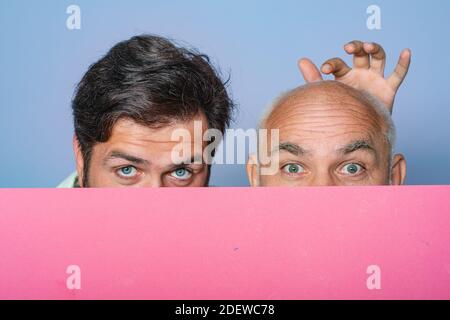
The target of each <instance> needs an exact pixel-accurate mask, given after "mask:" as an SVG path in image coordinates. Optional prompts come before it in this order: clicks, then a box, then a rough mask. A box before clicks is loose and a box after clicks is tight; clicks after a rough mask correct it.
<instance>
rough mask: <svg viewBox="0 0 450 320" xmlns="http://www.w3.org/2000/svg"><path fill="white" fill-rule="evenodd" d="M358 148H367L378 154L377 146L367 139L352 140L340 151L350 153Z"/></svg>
mask: <svg viewBox="0 0 450 320" xmlns="http://www.w3.org/2000/svg"><path fill="white" fill-rule="evenodd" d="M358 150H367V151H370V152H372V153H373V154H376V151H375V148H374V147H373V146H372V144H371V143H370V141H369V140H365V139H361V140H355V141H352V142H351V143H349V144H347V145H346V146H344V147H343V148H341V149H339V151H340V152H341V153H343V154H349V153H352V152H355V151H358Z"/></svg>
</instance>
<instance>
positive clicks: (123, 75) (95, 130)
mask: <svg viewBox="0 0 450 320" xmlns="http://www.w3.org/2000/svg"><path fill="white" fill-rule="evenodd" d="M227 83H228V80H227V81H225V82H223V81H222V80H221V79H220V76H219V72H218V71H216V70H215V69H214V67H213V66H212V65H211V63H210V60H209V58H208V57H207V56H206V55H204V54H201V53H199V52H197V51H196V50H194V49H187V48H183V47H180V46H177V45H175V44H174V43H172V42H171V41H169V40H168V39H166V38H163V37H159V36H154V35H141V36H135V37H133V38H131V39H129V40H126V41H123V42H120V43H118V44H116V45H115V46H114V47H113V48H112V49H111V50H110V51H109V52H108V53H107V54H106V55H105V56H104V57H103V58H101V59H100V60H99V61H98V62H96V63H94V64H93V65H91V66H90V67H89V70H88V71H87V72H86V74H85V75H84V77H83V79H82V80H81V82H80V83H79V84H78V86H77V89H76V92H75V97H74V99H73V101H72V109H73V116H74V126H75V135H76V138H77V139H78V142H79V145H80V149H81V153H82V155H83V161H84V172H83V174H84V177H85V179H84V180H85V181H87V177H88V174H89V163H90V159H91V154H92V148H93V146H94V145H95V144H96V143H100V142H106V141H108V139H109V138H110V135H111V130H112V128H113V127H114V125H115V124H116V123H117V121H118V120H119V119H123V118H128V119H131V120H133V121H135V122H136V123H139V124H142V125H146V126H149V127H152V128H158V127H163V126H165V125H168V124H170V123H173V122H174V121H179V120H183V121H185V120H190V119H192V118H193V117H195V116H196V115H198V114H199V113H202V114H204V115H205V117H206V119H207V121H208V125H209V128H210V129H218V130H220V131H221V132H222V133H223V132H224V131H225V129H226V128H227V127H228V126H229V124H230V121H231V117H232V113H233V112H232V111H233V108H234V104H233V102H232V100H231V99H230V97H229V94H228V93H227V88H226V84H227Z"/></svg>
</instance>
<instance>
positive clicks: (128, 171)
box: [117, 166, 192, 180]
mask: <svg viewBox="0 0 450 320" xmlns="http://www.w3.org/2000/svg"><path fill="white" fill-rule="evenodd" d="M117 174H118V175H119V176H120V177H122V178H126V179H132V178H134V177H136V176H137V174H138V169H137V168H136V167H134V166H126V167H122V168H120V169H118V170H117ZM170 176H171V177H173V178H175V179H179V180H188V179H190V178H191V177H192V172H191V171H189V170H188V169H186V168H177V169H175V170H173V171H171V172H170Z"/></svg>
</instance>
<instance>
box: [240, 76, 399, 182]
mask: <svg viewBox="0 0 450 320" xmlns="http://www.w3.org/2000/svg"><path fill="white" fill-rule="evenodd" d="M260 127H261V128H262V129H267V130H268V132H269V137H268V139H263V140H260V141H259V153H258V158H257V159H255V158H254V157H255V156H253V157H251V159H250V160H249V163H248V164H247V174H248V178H249V181H250V184H251V185H252V186H351V185H388V184H393V185H400V184H403V183H404V181H405V176H406V162H405V158H404V156H403V155H401V154H395V155H394V154H393V147H394V143H395V127H394V124H393V122H392V119H391V115H390V112H389V110H388V109H387V108H386V107H385V105H384V104H383V103H381V101H380V100H379V99H377V98H375V97H374V96H372V95H371V94H369V93H367V92H363V91H359V90H357V89H354V88H352V87H350V86H347V85H346V84H343V83H341V82H337V81H320V82H315V83H310V84H307V85H305V86H302V87H298V88H296V89H294V90H291V91H289V92H287V93H285V94H284V95H282V96H281V97H280V98H279V99H277V100H276V101H275V103H274V104H273V106H272V107H271V109H269V111H268V113H267V115H266V116H265V117H264V118H263V120H262V122H261V126H260ZM272 129H277V130H279V131H278V133H279V139H277V140H278V142H275V143H273V142H272V141H271V137H270V134H271V133H270V132H271V130H272ZM263 150H267V155H266V154H264V155H263V154H262V152H263ZM263 156H266V158H267V159H268V161H265V163H262V161H261V159H262V157H263ZM274 166H275V167H274ZM269 167H271V168H274V169H275V170H272V172H271V173H270V174H262V172H264V169H268V168H269ZM266 172H268V171H267V170H266Z"/></svg>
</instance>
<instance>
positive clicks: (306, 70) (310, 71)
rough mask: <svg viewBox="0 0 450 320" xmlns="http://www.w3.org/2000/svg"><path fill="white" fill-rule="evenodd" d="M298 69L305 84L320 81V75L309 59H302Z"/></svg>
mask: <svg viewBox="0 0 450 320" xmlns="http://www.w3.org/2000/svg"><path fill="white" fill-rule="evenodd" d="M298 67H299V69H300V72H301V73H302V75H303V79H305V81H306V82H316V81H321V80H323V79H322V75H321V74H320V71H319V69H318V68H317V67H316V65H315V64H314V63H313V62H312V61H311V60H309V59H307V58H303V59H300V61H299V62H298Z"/></svg>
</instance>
